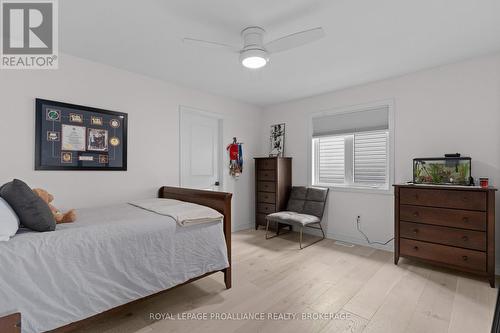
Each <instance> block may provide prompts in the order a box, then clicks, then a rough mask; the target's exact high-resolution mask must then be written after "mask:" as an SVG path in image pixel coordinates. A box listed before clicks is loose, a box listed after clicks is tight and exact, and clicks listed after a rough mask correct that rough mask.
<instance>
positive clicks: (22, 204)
mask: <svg viewBox="0 0 500 333" xmlns="http://www.w3.org/2000/svg"><path fill="white" fill-rule="evenodd" d="M0 197H2V198H3V199H4V200H5V201H7V203H8V204H9V205H10V206H11V207H12V209H13V210H14V212H16V214H17V216H18V217H19V220H20V222H21V224H22V225H23V226H24V227H26V228H28V229H31V230H34V231H41V232H43V231H54V230H55V229H56V220H55V219H54V215H53V214H52V212H51V211H50V208H49V206H48V205H47V204H46V203H45V202H44V201H43V200H42V198H40V197H39V196H38V195H36V194H35V193H34V192H33V191H32V190H31V188H30V187H29V186H28V185H26V183H24V182H23V181H20V180H19V179H14V180H13V181H11V182H10V183H7V184H5V185H3V186H2V187H1V188H0Z"/></svg>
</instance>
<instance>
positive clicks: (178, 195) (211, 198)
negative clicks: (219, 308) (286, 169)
mask: <svg viewBox="0 0 500 333" xmlns="http://www.w3.org/2000/svg"><path fill="white" fill-rule="evenodd" d="M232 196H233V195H232V194H231V193H226V192H214V191H203V190H194V189H187V188H180V187H169V186H164V187H162V188H160V189H159V191H158V197H159V198H165V199H176V200H181V201H187V202H192V203H196V204H199V205H203V206H207V207H210V208H213V209H215V210H217V211H218V212H220V213H221V214H222V215H224V236H225V237H226V245H227V256H228V260H229V267H228V268H225V269H223V270H220V271H213V272H209V273H206V274H203V275H201V276H197V277H195V278H193V279H191V280H189V281H186V282H184V283H182V284H180V285H177V286H174V287H172V288H169V289H166V290H163V291H160V292H158V293H156V294H153V295H150V296H146V297H143V298H139V299H137V300H134V301H131V302H129V303H126V304H124V305H120V306H118V307H116V308H112V309H109V310H107V311H104V312H101V313H99V314H97V315H94V316H92V317H89V318H86V319H83V320H80V321H77V322H74V323H71V324H68V325H65V326H62V327H59V328H56V329H55V330H52V331H50V332H57V333H63V332H71V331H74V330H76V329H78V328H82V327H85V326H88V325H89V324H91V323H93V322H96V321H99V320H102V319H105V318H107V317H110V316H112V315H114V314H116V313H119V312H122V311H125V310H126V309H127V307H129V306H130V305H133V304H135V303H138V302H141V301H143V300H145V299H149V298H151V297H154V296H157V295H159V294H162V293H164V292H166V291H168V290H171V289H173V288H176V287H180V286H182V285H185V284H188V283H191V282H193V281H196V280H198V279H201V278H204V277H206V276H209V275H211V274H214V273H218V272H223V273H224V283H225V284H226V288H227V289H230V288H231V198H232Z"/></svg>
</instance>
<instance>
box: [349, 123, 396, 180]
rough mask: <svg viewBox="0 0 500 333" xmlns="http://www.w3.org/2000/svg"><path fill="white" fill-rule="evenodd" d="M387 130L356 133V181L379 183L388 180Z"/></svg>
mask: <svg viewBox="0 0 500 333" xmlns="http://www.w3.org/2000/svg"><path fill="white" fill-rule="evenodd" d="M387 134H388V133H387V131H376V132H361V133H356V134H354V182H355V183H360V184H366V185H379V184H385V183H386V182H387V160H388V156H387V136H388V135H387Z"/></svg>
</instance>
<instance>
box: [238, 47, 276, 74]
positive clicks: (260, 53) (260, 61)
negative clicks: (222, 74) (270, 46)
mask: <svg viewBox="0 0 500 333" xmlns="http://www.w3.org/2000/svg"><path fill="white" fill-rule="evenodd" d="M240 61H241V64H242V65H243V67H246V68H250V69H258V68H262V67H264V66H265V65H267V62H268V61H269V56H268V54H267V52H266V51H264V50H246V51H243V52H242V53H241V56H240Z"/></svg>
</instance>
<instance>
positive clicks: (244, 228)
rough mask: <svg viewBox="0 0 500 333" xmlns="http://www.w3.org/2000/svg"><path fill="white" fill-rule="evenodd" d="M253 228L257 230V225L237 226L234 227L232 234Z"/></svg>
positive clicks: (250, 223)
mask: <svg viewBox="0 0 500 333" xmlns="http://www.w3.org/2000/svg"><path fill="white" fill-rule="evenodd" d="M251 228H255V224H254V223H252V222H249V223H246V224H237V225H234V226H233V230H232V232H237V231H241V230H248V229H251Z"/></svg>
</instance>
